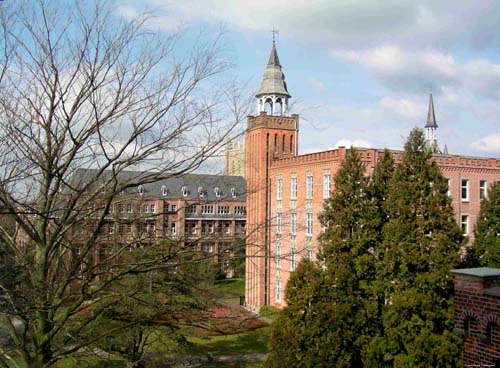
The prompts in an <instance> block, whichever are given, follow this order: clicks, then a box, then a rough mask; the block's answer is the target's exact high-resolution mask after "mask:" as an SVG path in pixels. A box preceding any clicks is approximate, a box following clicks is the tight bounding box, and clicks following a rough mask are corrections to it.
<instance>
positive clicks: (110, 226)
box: [108, 224, 115, 235]
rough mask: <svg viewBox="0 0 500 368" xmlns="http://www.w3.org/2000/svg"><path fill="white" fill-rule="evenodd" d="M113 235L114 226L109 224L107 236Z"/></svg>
mask: <svg viewBox="0 0 500 368" xmlns="http://www.w3.org/2000/svg"><path fill="white" fill-rule="evenodd" d="M114 233H115V225H114V224H109V225H108V234H109V235H113V234H114Z"/></svg>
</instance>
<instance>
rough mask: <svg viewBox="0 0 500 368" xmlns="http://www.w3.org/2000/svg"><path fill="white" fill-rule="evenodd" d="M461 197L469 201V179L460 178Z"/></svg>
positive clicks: (464, 200) (463, 200)
mask: <svg viewBox="0 0 500 368" xmlns="http://www.w3.org/2000/svg"><path fill="white" fill-rule="evenodd" d="M460 199H461V200H462V202H468V201H469V179H462V180H460Z"/></svg>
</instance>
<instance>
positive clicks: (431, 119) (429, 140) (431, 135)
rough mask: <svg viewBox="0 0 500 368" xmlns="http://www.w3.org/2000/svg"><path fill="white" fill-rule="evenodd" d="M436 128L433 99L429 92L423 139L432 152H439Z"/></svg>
mask: <svg viewBox="0 0 500 368" xmlns="http://www.w3.org/2000/svg"><path fill="white" fill-rule="evenodd" d="M437 128H438V125H437V123H436V114H435V112H434V100H433V99H432V93H430V94H429V110H428V111H427V123H426V124H425V139H426V145H427V148H428V149H429V150H430V151H431V152H432V153H441V150H440V149H439V146H438V144H437Z"/></svg>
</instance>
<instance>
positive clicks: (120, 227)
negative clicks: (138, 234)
mask: <svg viewBox="0 0 500 368" xmlns="http://www.w3.org/2000/svg"><path fill="white" fill-rule="evenodd" d="M118 234H120V235H123V234H125V225H124V224H120V225H118Z"/></svg>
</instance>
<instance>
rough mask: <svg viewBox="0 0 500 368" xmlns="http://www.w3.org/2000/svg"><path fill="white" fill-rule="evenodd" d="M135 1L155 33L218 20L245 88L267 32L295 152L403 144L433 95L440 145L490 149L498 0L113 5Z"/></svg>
mask: <svg viewBox="0 0 500 368" xmlns="http://www.w3.org/2000/svg"><path fill="white" fill-rule="evenodd" d="M145 9H146V10H148V11H150V12H151V13H152V14H153V15H154V19H153V21H152V22H153V23H154V25H153V26H155V27H157V28H159V29H161V31H162V32H166V33H169V32H174V31H176V30H178V29H183V30H186V29H187V30H189V31H190V32H192V31H200V30H202V32H204V33H209V34H210V33H211V32H213V33H214V34H216V33H217V31H218V30H219V29H220V28H221V27H222V28H223V29H224V35H223V42H224V48H225V52H227V54H228V55H229V57H230V59H231V61H232V63H234V72H235V73H236V75H237V76H238V79H239V80H242V81H245V82H246V83H247V84H246V85H247V86H248V88H249V89H250V90H251V91H257V90H258V88H259V86H260V82H261V79H262V74H263V72H264V68H265V65H266V63H267V59H268V57H269V52H270V49H271V46H272V32H271V31H272V29H273V27H274V28H276V29H278V30H279V35H277V37H276V47H277V51H278V55H279V58H280V62H281V64H282V67H283V72H284V73H285V76H286V81H287V85H288V90H289V92H290V94H291V95H292V99H291V100H290V102H291V103H293V112H296V113H299V114H300V119H301V120H300V134H299V151H300V153H301V154H303V153H309V152H314V151H319V150H327V149H333V148H335V147H337V146H339V145H342V146H350V145H354V146H360V147H376V148H384V147H387V148H393V149H399V148H402V147H403V145H404V142H405V139H406V137H407V136H408V134H409V132H410V130H411V129H412V128H414V127H424V125H425V123H426V118H427V109H428V100H429V93H430V92H432V94H433V96H434V106H435V111H436V120H437V124H438V126H439V128H438V131H437V132H438V143H439V145H440V146H441V147H443V146H444V145H445V144H446V145H447V147H448V151H449V153H450V154H461V155H471V156H486V157H500V103H499V101H500V22H498V19H500V1H494V0H481V1H477V0H473V1H469V0H461V1H456V0H434V1H427V0H420V1H414V0H408V1H407V0H384V1H371V0H335V1H331V0H274V1H268V0H267V1H264V0H134V1H132V0H130V1H128V0H125V1H123V2H122V3H120V6H119V7H118V8H117V12H119V14H120V16H122V17H125V18H126V17H130V16H133V15H134V14H137V12H140V11H143V10H145ZM185 47H186V48H188V47H190V45H189V43H186V44H185ZM256 105H257V103H256V102H255V110H256ZM252 113H256V111H252Z"/></svg>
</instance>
